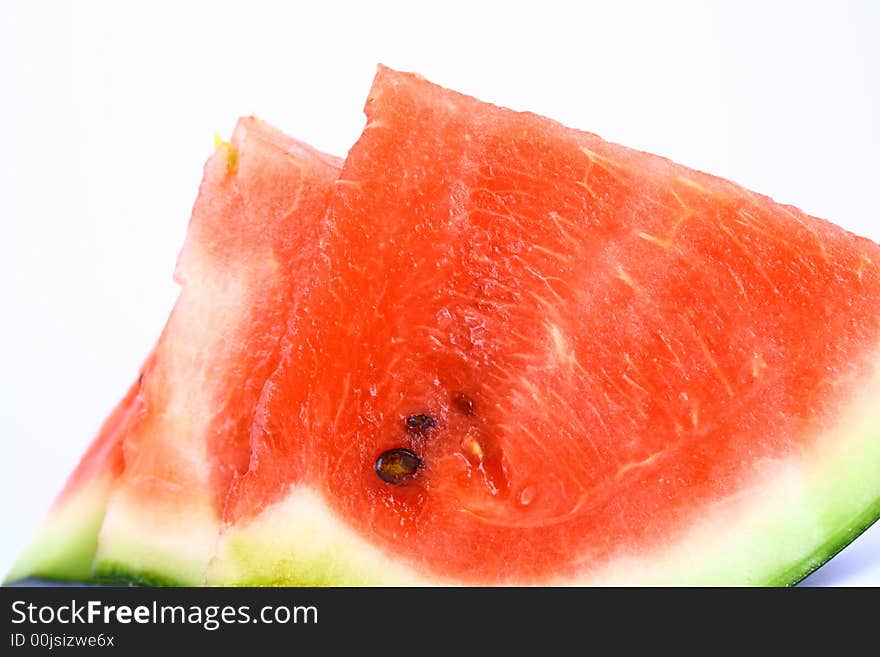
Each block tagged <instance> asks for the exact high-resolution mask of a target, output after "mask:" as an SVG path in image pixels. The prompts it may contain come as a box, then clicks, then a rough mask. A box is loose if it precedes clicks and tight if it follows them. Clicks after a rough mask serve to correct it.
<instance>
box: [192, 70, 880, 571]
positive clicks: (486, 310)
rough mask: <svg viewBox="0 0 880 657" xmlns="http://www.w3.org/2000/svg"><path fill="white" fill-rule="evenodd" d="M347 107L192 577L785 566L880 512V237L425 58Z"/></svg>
mask: <svg viewBox="0 0 880 657" xmlns="http://www.w3.org/2000/svg"><path fill="white" fill-rule="evenodd" d="M365 111H366V115H367V125H366V128H365V130H364V132H363V135H362V136H361V138H360V140H359V141H358V142H357V144H356V145H355V146H354V147H353V149H352V151H351V152H350V154H349V157H348V159H347V160H346V163H345V166H344V169H343V171H342V174H341V177H340V180H339V182H338V184H337V191H336V195H335V197H334V199H333V200H332V202H331V206H330V211H329V213H328V222H329V223H330V224H331V225H332V227H333V230H332V239H330V240H329V241H328V242H327V248H326V253H325V255H326V260H327V262H328V263H329V267H328V270H327V277H326V281H325V283H324V289H325V293H324V294H322V295H321V296H320V298H316V299H314V300H313V302H312V305H311V306H310V308H309V315H310V317H311V322H310V323H309V326H308V327H307V328H306V329H305V330H300V331H297V332H296V333H295V335H292V334H291V333H290V332H288V335H287V336H286V337H285V338H284V339H283V340H282V343H283V344H285V345H291V344H294V343H295V344H296V345H297V347H296V348H295V349H294V348H289V347H283V349H284V350H285V357H284V359H283V360H282V362H281V364H280V366H279V367H278V368H277V370H276V371H275V372H274V374H272V376H271V377H270V378H269V380H268V382H267V383H266V387H265V389H264V394H263V396H262V399H261V402H260V408H259V412H258V413H257V419H256V422H255V425H254V428H253V433H252V437H251V452H252V454H251V460H250V465H249V468H248V471H247V473H246V474H245V475H244V476H242V477H240V478H238V479H237V480H236V481H235V482H234V484H233V485H232V487H231V488H230V492H229V496H228V499H227V502H226V507H225V513H224V516H225V517H224V521H225V529H224V532H223V535H222V539H221V541H220V543H219V547H218V551H217V554H216V556H215V557H214V559H213V560H212V562H211V565H210V567H209V570H208V576H207V579H208V582H210V583H217V584H342V585H347V584H406V583H421V584H425V583H452V584H459V583H465V584H575V583H576V584H590V583H603V584H609V583H635V584H658V583H662V584H688V583H698V584H783V583H792V582H795V581H797V580H798V579H800V578H801V577H803V576H804V575H805V574H807V573H808V572H809V571H811V570H812V569H813V568H815V567H817V566H818V565H820V564H821V563H822V562H823V561H824V560H826V559H827V558H829V557H830V556H831V555H833V554H834V553H835V552H836V551H837V550H838V549H839V548H840V547H841V546H843V545H845V544H846V543H848V542H849V541H850V540H852V538H854V537H855V536H856V535H857V534H858V533H859V532H860V531H862V530H863V529H864V528H865V527H866V526H868V525H869V524H870V523H871V522H872V521H873V520H874V519H876V517H877V515H878V514H880V409H878V407H877V404H876V400H877V399H878V398H880V272H878V265H880V247H878V246H877V245H876V244H874V243H872V242H870V241H869V240H866V239H862V238H859V237H856V236H854V235H851V234H849V233H847V232H845V231H844V230H842V229H840V228H838V227H836V226H833V225H831V224H829V223H827V222H825V221H822V220H819V219H816V218H814V217H811V216H808V215H806V214H804V213H803V212H801V211H800V210H798V209H796V208H793V207H790V206H785V205H780V204H778V203H775V202H773V201H772V200H771V199H769V198H767V197H765V196H761V195H758V194H755V193H753V192H750V191H748V190H746V189H744V188H742V187H740V186H738V185H736V184H733V183H731V182H728V181H725V180H722V179H719V178H716V177H713V176H710V175H707V174H704V173H701V172H698V171H694V170H691V169H688V168H686V167H683V166H680V165H677V164H675V163H673V162H670V161H668V160H666V159H663V158H660V157H657V156H653V155H649V154H646V153H643V152H639V151H635V150H631V149H628V148H624V147H621V146H618V145H615V144H611V143H608V142H605V141H603V140H602V139H600V138H599V137H597V136H595V135H592V134H589V133H583V132H578V131H575V130H571V129H568V128H565V127H563V126H561V125H559V124H557V123H555V122H553V121H550V120H548V119H544V118H542V117H538V116H535V115H532V114H528V113H516V112H513V111H510V110H506V109H502V108H498V107H495V106H492V105H489V104H486V103H482V102H480V101H477V100H475V99H473V98H470V97H466V96H463V95H460V94H457V93H454V92H451V91H448V90H445V89H442V88H440V87H438V86H436V85H433V84H431V83H429V82H427V81H425V80H424V79H422V78H420V77H418V76H414V75H410V74H402V73H397V72H395V71H392V70H389V69H386V68H380V70H379V73H378V75H377V77H376V79H375V81H374V84H373V88H372V91H371V94H370V97H369V99H368V102H367V104H366V110H365ZM395 450H396V451H395ZM400 450H406V451H405V452H404V451H400ZM380 474H381V475H382V476H379V475H380ZM389 479H390V480H393V481H396V482H397V483H389V481H388V480H389Z"/></svg>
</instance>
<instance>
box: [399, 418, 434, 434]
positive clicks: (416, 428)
mask: <svg viewBox="0 0 880 657" xmlns="http://www.w3.org/2000/svg"><path fill="white" fill-rule="evenodd" d="M436 426H437V420H435V419H434V418H432V417H431V416H430V415H425V414H424V413H419V414H418V415H410V416H409V417H408V418H406V430H407V431H409V432H410V433H414V434H423V433H425V432H426V431H427V430H428V429H431V428H433V427H436Z"/></svg>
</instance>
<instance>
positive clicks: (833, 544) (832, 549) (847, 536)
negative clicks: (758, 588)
mask: <svg viewBox="0 0 880 657" xmlns="http://www.w3.org/2000/svg"><path fill="white" fill-rule="evenodd" d="M878 520H880V496H878V497H877V499H876V500H874V503H873V504H872V505H871V506H870V507H869V508H868V510H867V511H865V513H864V514H862V515H861V516H859V518H858V519H856V520H855V521H854V522H853V524H852V529H841V530H840V531H839V532H838V533H837V534H836V535H835V536H833V537H832V538H830V539H828V541H827V542H826V543H825V544H824V545H822V546H821V547H820V548H819V549H818V550H816V552H815V556H814V558H813V559H812V560H809V561H807V562H804V563H801V564H798V565H797V566H795V567H793V568H792V569H791V570H789V571H788V572H786V573H783V574H782V575H780V576H779V577H778V578H777V579H776V580H771V581H770V582H768V584H767V585H768V586H795V585H796V584H798V583H800V582H802V581H803V580H805V579H806V578H807V577H809V576H810V575H812V574H813V573H814V572H816V571H817V570H819V568H821V567H822V566H824V565H825V564H826V563H828V562H829V561H831V560H832V559H833V558H834V557H835V556H837V555H838V554H840V553H841V552H842V551H843V550H845V549H846V548H847V547H848V546H849V545H850V544H851V543H852V542H853V541H855V540H856V539H857V538H858V537H859V536H861V535H862V534H864V533H865V532H866V531H868V530H869V529H870V528H871V525H873V524H874V523H875V522H877V521H878Z"/></svg>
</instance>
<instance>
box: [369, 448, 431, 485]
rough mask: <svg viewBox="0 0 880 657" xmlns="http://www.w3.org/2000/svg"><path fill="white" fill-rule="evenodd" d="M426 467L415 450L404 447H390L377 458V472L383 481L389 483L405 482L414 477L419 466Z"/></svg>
mask: <svg viewBox="0 0 880 657" xmlns="http://www.w3.org/2000/svg"><path fill="white" fill-rule="evenodd" d="M423 467H425V462H424V461H422V459H420V458H419V457H418V456H416V454H415V453H414V452H411V451H410V450H408V449H404V448H403V447H397V448H395V449H389V450H388V451H386V452H382V453H381V454H380V455H379V458H377V459H376V465H375V469H376V474H377V475H379V478H380V479H381V480H382V481H385V482H388V483H389V484H400V483H403V481H404V480H405V479H407V478H408V477H412V476H413V475H414V474H415V473H416V472H417V471H418V469H419V468H423Z"/></svg>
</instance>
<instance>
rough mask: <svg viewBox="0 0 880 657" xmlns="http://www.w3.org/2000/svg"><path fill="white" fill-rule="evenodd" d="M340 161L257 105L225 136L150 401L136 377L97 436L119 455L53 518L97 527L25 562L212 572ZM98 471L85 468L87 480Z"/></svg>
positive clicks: (149, 388) (130, 575)
mask: <svg viewBox="0 0 880 657" xmlns="http://www.w3.org/2000/svg"><path fill="white" fill-rule="evenodd" d="M339 164H340V162H338V161H337V160H335V159H334V158H331V157H329V156H325V155H323V154H320V153H318V152H316V151H314V150H312V149H311V148H309V147H307V146H305V145H303V144H301V143H299V142H296V141H295V140H292V139H290V138H288V137H286V136H284V135H282V134H281V133H280V132H278V131H276V130H274V129H273V128H271V127H269V126H267V125H266V124H264V123H262V122H260V121H258V120H255V119H242V120H240V121H239V123H238V125H237V127H236V129H235V132H234V134H233V137H232V140H231V143H229V144H225V143H220V144H219V148H218V150H217V152H216V153H215V154H214V155H213V156H212V157H211V159H210V160H209V161H208V163H207V165H206V167H205V176H204V180H203V182H202V185H201V188H200V191H199V196H198V199H197V201H196V204H195V208H194V211H193V215H192V219H191V222H190V225H189V231H188V235H187V241H186V244H185V246H184V249H183V251H182V253H181V255H180V258H179V261H178V266H177V271H176V278H177V279H178V280H179V281H180V283H181V284H182V287H183V289H182V292H181V296H180V298H179V299H178V302H177V304H176V306H175V308H174V311H173V313H172V315H171V317H170V319H169V321H168V324H167V326H166V327H165V330H164V332H163V334H162V336H161V338H160V340H159V342H158V344H157V346H156V348H155V351H154V354H153V357H152V358H151V359H150V360H149V361H148V363H147V365H146V366H145V367H144V369H143V372H142V375H141V378H140V383H139V386H138V388H139V390H138V391H137V393H136V394H137V403H138V412H137V413H131V412H130V411H128V410H127V409H128V407H129V406H128V402H129V401H130V398H131V396H132V394H135V393H134V391H133V392H132V393H129V397H127V398H126V400H125V401H124V402H123V404H122V405H121V406H120V409H118V410H117V411H116V412H115V413H114V416H112V417H111V419H110V420H109V421H108V423H107V425H106V426H105V429H104V431H103V432H102V435H101V436H100V437H99V438H98V441H97V442H96V446H95V448H93V451H95V452H96V454H97V455H98V457H100V455H101V453H102V450H104V448H105V447H106V450H107V452H108V454H110V455H112V457H111V456H108V457H107V458H104V459H103V461H100V463H101V467H100V468H98V471H97V472H96V473H95V475H94V477H93V478H94V479H95V482H94V483H92V482H91V480H89V481H87V486H86V485H85V484H84V485H83V486H79V485H78V486H77V489H78V488H80V487H82V488H84V489H85V490H86V493H83V494H82V495H80V496H79V497H82V496H83V495H85V498H84V500H85V501H84V502H79V501H78V499H79V497H77V498H76V500H77V501H76V502H75V503H76V504H77V505H78V506H76V507H74V506H73V504H74V502H71V503H70V504H65V505H63V506H62V507H60V508H61V510H62V511H64V512H65V513H64V514H63V515H62V516H61V518H60V519H58V520H55V519H50V524H51V525H53V526H54V525H58V526H59V527H60V528H61V530H62V531H63V530H64V529H65V528H66V527H67V524H74V525H76V524H78V525H82V526H81V527H80V528H79V529H78V530H77V531H79V532H80V533H82V534H83V535H87V537H88V540H85V539H83V540H81V541H80V543H81V544H82V547H81V549H78V550H72V549H70V548H68V547H65V546H64V545H63V544H61V545H59V546H57V547H56V548H55V550H54V552H53V556H52V558H53V559H55V560H56V561H59V562H60V563H61V566H62V567H60V568H57V569H54V570H47V569H46V568H45V567H42V566H41V567H40V568H35V567H22V568H19V569H18V570H17V571H16V572H15V573H14V574H15V575H16V576H20V575H25V574H40V575H49V576H54V577H56V578H62V579H68V578H76V579H80V578H82V576H83V575H85V574H89V575H91V573H92V569H93V568H94V573H95V574H96V575H97V576H98V577H100V578H113V579H117V578H121V579H125V580H129V581H138V582H146V583H175V584H195V583H200V582H201V581H202V579H203V572H204V569H205V566H206V564H207V561H208V558H209V557H210V556H211V553H212V550H213V548H214V544H215V542H216V536H217V533H218V531H219V524H218V523H219V519H220V512H221V511H222V504H223V500H224V498H225V494H226V489H227V487H228V485H229V482H230V480H231V479H232V477H233V476H234V475H235V474H236V473H237V472H239V471H243V470H245V469H246V468H247V464H248V459H249V445H248V427H249V426H250V424H251V422H252V420H253V412H254V408H255V405H256V402H257V400H258V398H259V396H260V392H261V390H262V387H263V383H264V382H265V380H266V378H267V377H268V375H269V373H270V372H271V371H272V370H273V369H274V367H275V366H276V364H277V361H278V358H279V355H280V345H279V338H280V336H281V334H282V333H283V331H284V328H285V325H286V324H285V323H286V322H288V321H292V318H293V317H295V315H296V307H297V304H298V302H299V299H300V298H301V297H302V295H303V294H305V293H306V291H307V290H308V271H309V269H310V268H311V267H312V263H313V261H314V259H315V253H316V252H317V244H318V242H319V231H320V226H321V218H322V216H323V214H324V206H325V205H326V202H327V197H328V195H329V192H330V190H331V188H332V182H333V180H335V178H336V174H337V171H338V168H339ZM117 416H121V417H123V418H124V419H125V421H124V422H123V421H122V420H117ZM93 460H94V461H96V460H97V458H96V459H91V458H90V457H89V456H87V457H86V461H85V462H84V465H83V466H81V467H80V471H82V470H84V468H86V466H87V465H88V464H91V463H92V461H93ZM86 475H88V476H92V472H91V470H89V471H88V472H83V473H80V472H79V471H78V473H77V474H75V475H74V477H75V481H76V482H77V484H78V482H79V480H80V479H84V478H85V477H86ZM111 484H112V494H111V495H110V499H109V505H108V506H107V510H106V515H104V505H105V504H107V502H106V497H107V493H108V490H109V487H110V485H111ZM68 497H70V495H69V494H68V493H67V492H65V494H64V497H63V498H62V500H66V499H67V498H68ZM84 505H90V506H88V508H86V509H85V510H86V511H87V512H88V513H87V515H86V516H77V517H76V518H75V519H73V520H70V519H68V516H70V515H71V513H72V512H71V513H67V512H66V509H67V508H68V507H70V508H72V509H74V511H75V512H76V513H78V514H79V513H81V512H80V511H79V508H80V507H83V506H84ZM54 515H58V512H56V513H55V514H53V516H54ZM102 517H103V525H102V526H101V531H100V540H99V548H98V550H97V554H95V549H94V538H95V534H96V531H97V525H98V524H99V523H100V522H101V518H102ZM66 523H67V524H66ZM72 533H73V532H72ZM44 543H45V541H44ZM55 553H58V554H57V555H55ZM93 558H94V564H93V563H92V560H93Z"/></svg>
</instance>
